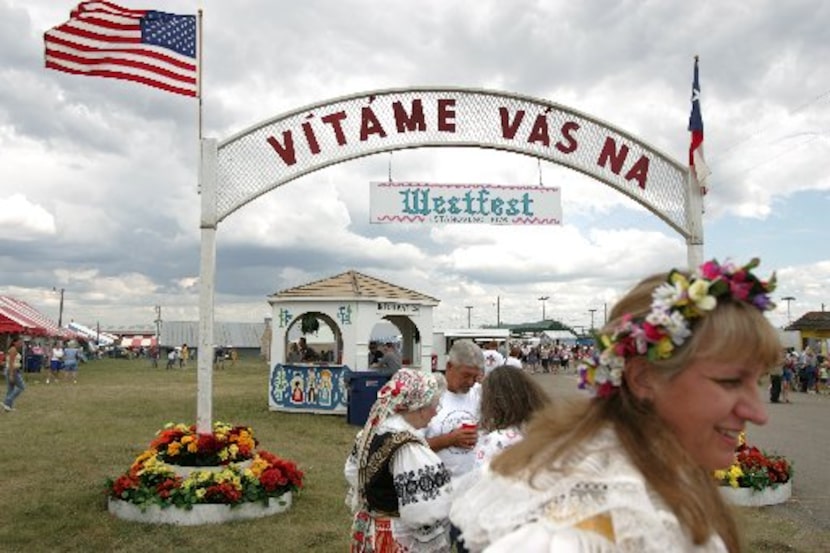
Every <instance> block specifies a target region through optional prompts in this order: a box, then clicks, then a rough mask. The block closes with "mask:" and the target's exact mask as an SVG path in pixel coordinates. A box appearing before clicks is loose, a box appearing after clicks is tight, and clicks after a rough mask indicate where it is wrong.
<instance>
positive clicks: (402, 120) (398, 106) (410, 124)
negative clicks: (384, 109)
mask: <svg viewBox="0 0 830 553" xmlns="http://www.w3.org/2000/svg"><path fill="white" fill-rule="evenodd" d="M392 112H393V113H394V115H395V126H396V127H397V128H398V132H407V131H425V130H427V122H426V119H425V118H424V105H423V102H421V99H420V98H416V99H414V100H412V108H411V113H407V112H406V110H405V109H404V107H403V104H402V103H401V102H394V103H393V104H392Z"/></svg>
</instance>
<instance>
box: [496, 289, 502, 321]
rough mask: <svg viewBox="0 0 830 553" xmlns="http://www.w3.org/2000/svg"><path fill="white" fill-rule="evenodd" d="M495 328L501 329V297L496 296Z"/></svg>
mask: <svg viewBox="0 0 830 553" xmlns="http://www.w3.org/2000/svg"><path fill="white" fill-rule="evenodd" d="M496 328H501V296H496Z"/></svg>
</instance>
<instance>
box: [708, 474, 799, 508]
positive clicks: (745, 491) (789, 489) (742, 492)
mask: <svg viewBox="0 0 830 553" xmlns="http://www.w3.org/2000/svg"><path fill="white" fill-rule="evenodd" d="M719 489H720V493H721V495H722V496H723V497H724V498H725V499H726V500H727V501H728V502H729V503H731V504H732V505H739V506H741V507H763V506H765V505H777V504H779V503H784V502H785V501H787V500H788V499H789V498H790V497H791V496H792V494H793V486H792V480H790V481H789V482H787V483H786V484H780V485H778V486H776V487H775V488H764V489H763V490H753V489H752V488H733V487H731V486H720V488H719Z"/></svg>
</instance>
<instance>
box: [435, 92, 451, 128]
mask: <svg viewBox="0 0 830 553" xmlns="http://www.w3.org/2000/svg"><path fill="white" fill-rule="evenodd" d="M438 130H439V131H442V132H455V99H454V98H440V99H439V100H438Z"/></svg>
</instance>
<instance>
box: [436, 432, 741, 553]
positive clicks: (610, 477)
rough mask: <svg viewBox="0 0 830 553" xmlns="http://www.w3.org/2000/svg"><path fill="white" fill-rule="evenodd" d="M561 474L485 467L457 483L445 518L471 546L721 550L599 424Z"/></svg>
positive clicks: (653, 552) (597, 551)
mask: <svg viewBox="0 0 830 553" xmlns="http://www.w3.org/2000/svg"><path fill="white" fill-rule="evenodd" d="M584 451H585V453H584V454H583V456H581V457H580V458H579V460H578V461H577V462H576V463H575V464H573V465H570V463H569V465H570V467H569V470H568V472H567V474H564V475H563V473H560V472H556V473H554V472H552V471H540V472H539V473H538V475H537V476H536V477H535V478H534V480H533V484H532V485H531V484H529V483H528V482H527V480H525V479H514V478H506V477H504V476H501V475H497V474H495V473H493V472H492V471H491V470H490V469H489V467H487V466H485V467H484V468H483V470H482V472H481V475H480V477H479V478H478V479H477V481H476V482H475V483H474V484H472V485H471V487H470V488H469V489H468V490H458V491H457V493H456V498H455V500H454V502H453V505H452V510H451V512H450V520H451V521H452V523H453V524H455V525H456V526H458V527H459V528H460V529H461V532H462V535H463V539H464V544H465V546H466V547H467V548H468V549H469V550H470V551H471V552H474V553H475V552H480V551H486V552H488V553H515V552H516V551H522V552H528V553H532V552H536V551H545V552H548V551H550V552H554V551H555V552H557V553H560V552H564V553H588V552H590V553H612V552H631V553H633V552H637V553H665V552H668V551H671V552H690V553H726V546H725V545H724V543H723V541H722V540H721V538H720V537H719V536H713V537H712V538H710V539H709V540H708V542H707V543H705V544H703V545H701V546H696V545H694V543H693V542H692V541H691V539H690V537H689V536H688V535H687V533H686V532H685V531H684V529H683V528H682V527H681V526H680V523H679V521H678V520H677V517H675V515H674V513H673V512H672V511H671V509H670V508H669V507H668V505H666V504H665V503H664V502H663V500H662V498H661V497H660V496H659V495H658V494H657V493H656V492H654V491H653V490H652V489H650V488H649V486H648V485H647V484H646V481H645V479H644V478H643V476H642V474H641V473H640V472H639V471H638V470H637V469H636V468H635V467H634V465H633V464H632V463H631V462H630V461H629V459H628V457H627V456H626V455H625V453H624V450H623V448H622V446H621V445H620V443H619V440H618V439H617V436H616V434H615V433H614V432H613V430H611V429H605V430H603V431H601V432H599V433H598V434H597V436H595V437H594V438H593V439H592V440H591V441H590V442H589V443H587V444H586V446H585V448H584Z"/></svg>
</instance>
